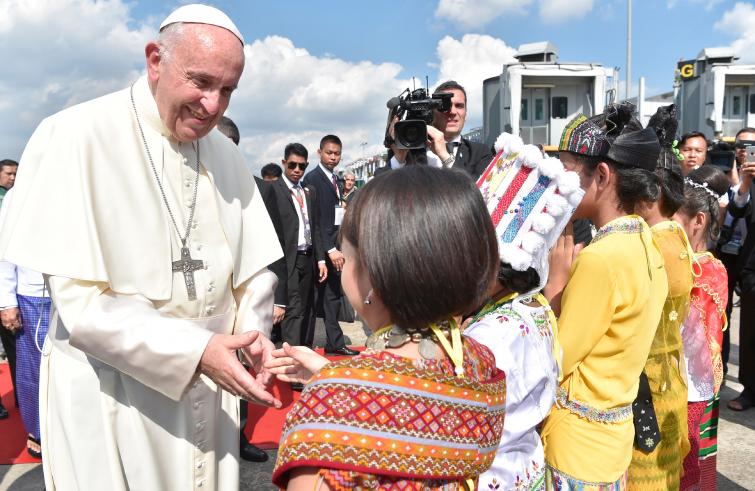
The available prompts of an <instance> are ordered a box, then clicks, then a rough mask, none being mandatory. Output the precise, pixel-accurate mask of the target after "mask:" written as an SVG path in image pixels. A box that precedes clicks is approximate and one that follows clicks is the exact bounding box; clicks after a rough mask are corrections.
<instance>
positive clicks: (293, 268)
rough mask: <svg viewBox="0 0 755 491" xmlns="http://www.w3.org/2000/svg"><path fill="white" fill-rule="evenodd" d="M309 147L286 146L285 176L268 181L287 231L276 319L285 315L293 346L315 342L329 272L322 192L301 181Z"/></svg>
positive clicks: (286, 335)
mask: <svg viewBox="0 0 755 491" xmlns="http://www.w3.org/2000/svg"><path fill="white" fill-rule="evenodd" d="M307 157H308V152H307V149H306V148H304V145H302V144H301V143H289V144H288V145H286V149H285V151H284V157H283V161H282V165H283V175H282V176H281V178H280V179H278V180H276V181H270V182H268V183H267V184H266V185H267V186H269V187H270V189H271V190H272V194H273V195H274V197H275V209H276V210H277V213H270V217H271V218H272V220H273V222H276V221H277V222H278V225H277V227H276V228H279V229H280V230H281V233H282V239H281V248H282V249H283V257H282V258H281V259H280V260H278V261H277V262H276V264H274V265H273V266H271V270H272V271H274V272H275V273H276V275H278V286H277V288H276V290H275V313H274V315H273V317H274V318H282V322H281V338H282V340H283V341H284V342H287V343H289V344H290V345H292V346H310V347H311V346H312V342H313V339H314V332H312V329H311V328H310V318H311V315H312V306H313V303H314V286H315V275H317V278H318V282H319V283H322V282H323V281H325V279H326V278H327V276H328V269H327V267H326V266H325V251H324V249H323V246H322V239H321V236H320V229H319V225H318V216H317V213H316V210H317V194H316V191H315V190H314V189H313V188H312V187H311V186H302V185H301V183H300V181H301V179H302V177H303V176H304V171H305V170H306V168H307V165H308V162H307Z"/></svg>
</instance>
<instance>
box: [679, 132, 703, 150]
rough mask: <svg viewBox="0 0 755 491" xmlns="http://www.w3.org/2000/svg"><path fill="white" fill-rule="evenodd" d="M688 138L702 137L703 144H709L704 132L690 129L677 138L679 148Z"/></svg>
mask: <svg viewBox="0 0 755 491" xmlns="http://www.w3.org/2000/svg"><path fill="white" fill-rule="evenodd" d="M690 138H702V139H703V140H705V146H706V147H708V146H710V142H709V141H708V138H707V137H706V136H705V133H701V132H699V131H690V132H689V133H685V134H683V135H682V137H681V138H680V139H679V148H681V147H683V146H684V144H685V143H687V140H689V139H690Z"/></svg>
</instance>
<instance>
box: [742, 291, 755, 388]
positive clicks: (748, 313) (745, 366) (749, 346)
mask: <svg viewBox="0 0 755 491" xmlns="http://www.w3.org/2000/svg"><path fill="white" fill-rule="evenodd" d="M739 383H741V384H742V385H744V390H745V391H746V392H747V394H748V395H749V396H750V397H755V295H752V294H745V293H744V292H743V295H742V307H741V309H740V311H739Z"/></svg>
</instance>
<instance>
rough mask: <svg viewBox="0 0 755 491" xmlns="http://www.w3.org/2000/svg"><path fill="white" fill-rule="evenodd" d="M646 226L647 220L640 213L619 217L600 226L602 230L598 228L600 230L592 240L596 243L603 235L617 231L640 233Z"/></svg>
mask: <svg viewBox="0 0 755 491" xmlns="http://www.w3.org/2000/svg"><path fill="white" fill-rule="evenodd" d="M645 227H646V224H645V220H643V219H642V218H640V217H639V216H638V215H627V216H623V217H619V218H616V219H615V220H611V221H610V222H608V223H606V224H605V225H603V226H602V227H600V230H598V232H597V233H596V234H595V237H594V238H593V239H592V242H593V243H595V242H597V241H599V240H600V239H602V238H603V237H606V236H608V235H613V234H616V233H622V234H639V233H642V231H643V230H645Z"/></svg>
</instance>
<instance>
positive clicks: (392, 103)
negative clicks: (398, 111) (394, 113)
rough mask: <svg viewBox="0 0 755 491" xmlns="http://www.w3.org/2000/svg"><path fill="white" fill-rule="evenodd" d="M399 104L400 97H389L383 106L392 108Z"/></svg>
mask: <svg viewBox="0 0 755 491" xmlns="http://www.w3.org/2000/svg"><path fill="white" fill-rule="evenodd" d="M399 104H401V99H399V98H398V97H391V98H390V99H388V102H386V103H385V107H387V108H388V109H394V108H397V107H398V105H399Z"/></svg>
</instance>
